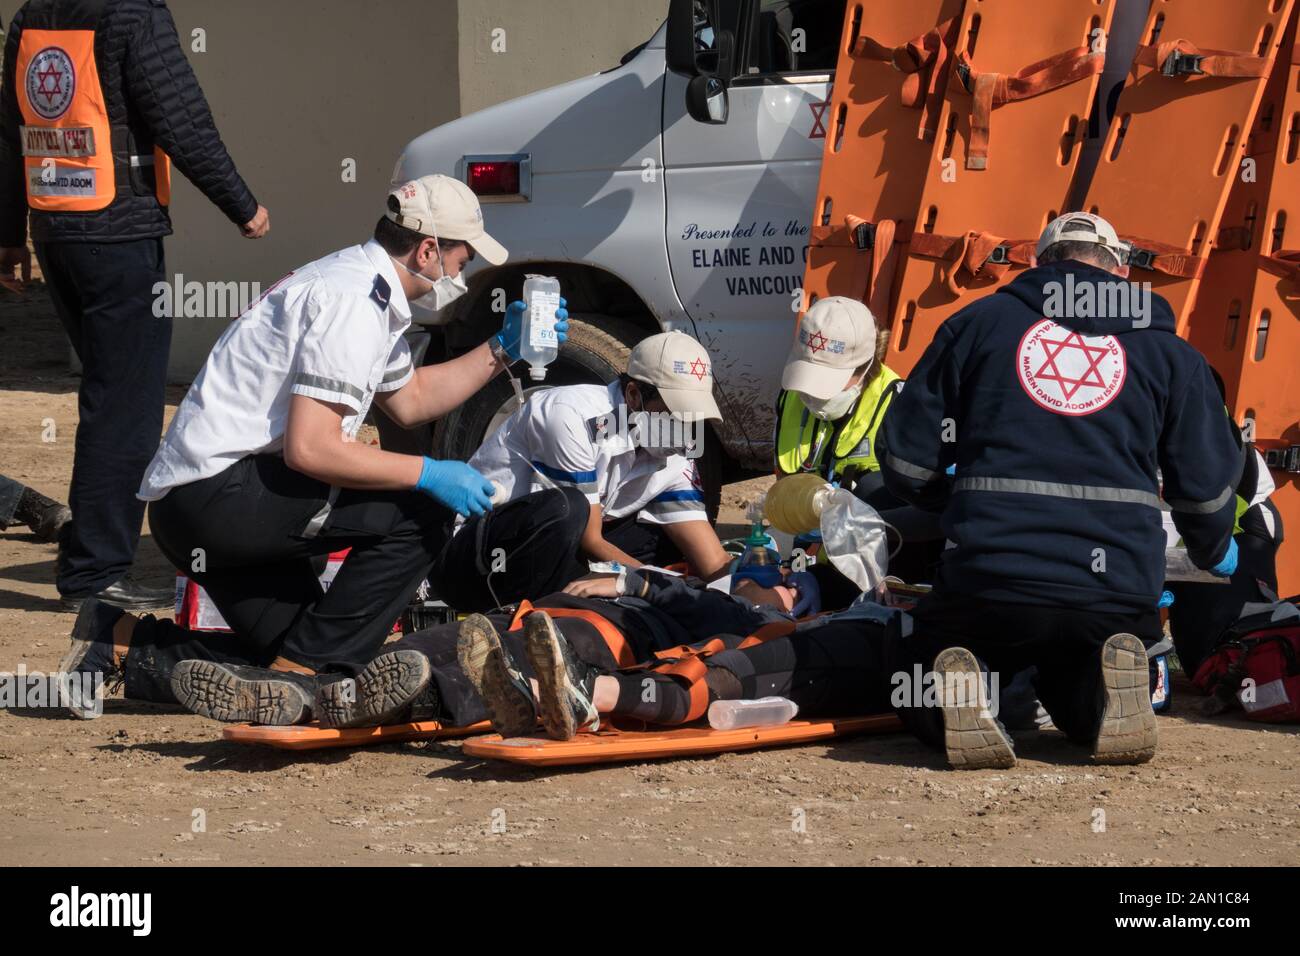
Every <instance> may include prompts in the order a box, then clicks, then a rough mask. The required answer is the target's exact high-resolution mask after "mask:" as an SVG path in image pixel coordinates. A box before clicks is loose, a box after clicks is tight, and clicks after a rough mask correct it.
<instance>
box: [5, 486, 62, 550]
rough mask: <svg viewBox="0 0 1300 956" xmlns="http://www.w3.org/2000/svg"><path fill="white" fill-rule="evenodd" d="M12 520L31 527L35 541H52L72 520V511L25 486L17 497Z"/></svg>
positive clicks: (57, 538)
mask: <svg viewBox="0 0 1300 956" xmlns="http://www.w3.org/2000/svg"><path fill="white" fill-rule="evenodd" d="M14 520H15V522H16V523H17V524H25V525H27V527H29V528H31V530H32V534H34V535H35V536H36V540H37V541H44V542H47V543H52V542H55V541H58V540H59V532H60V531H61V530H63V526H64V525H66V524H67V523H68V522H69V521H71V520H72V511H71V510H70V509H69V508H68V506H67V505H65V504H62V503H60V502H58V501H55V500H54V499H53V498H47V497H45V495H43V494H41V493H40V492H39V491H36V490H35V489H32V488H26V489H24V490H23V494H22V497H21V498H19V499H18V507H17V509H16V510H15V511H14Z"/></svg>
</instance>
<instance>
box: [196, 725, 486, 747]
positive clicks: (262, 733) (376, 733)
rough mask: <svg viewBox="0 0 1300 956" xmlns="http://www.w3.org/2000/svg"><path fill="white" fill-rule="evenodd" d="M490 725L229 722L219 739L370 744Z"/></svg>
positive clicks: (440, 736)
mask: <svg viewBox="0 0 1300 956" xmlns="http://www.w3.org/2000/svg"><path fill="white" fill-rule="evenodd" d="M491 729H492V725H491V724H489V723H488V722H487V721H484V722H482V723H478V724H474V725H473V726H472V727H444V726H443V725H442V724H440V723H439V722H438V721H436V720H422V721H418V722H416V723H409V724H390V725H388V726H386V727H352V728H348V729H346V730H338V729H335V728H331V727H322V726H321V725H320V724H318V723H315V722H312V723H310V724H296V725H294V726H292V727H265V726H261V725H257V724H231V725H230V726H229V727H225V728H223V729H222V731H221V739H222V740H228V741H230V742H231V743H236V744H261V745H262V746H264V747H274V748H276V749H277V750H328V749H331V748H334V747H373V746H375V745H376V744H397V743H405V742H407V741H411V740H445V739H451V738H455V737H468V736H470V735H471V734H484V733H488V732H489V731H490V730H491Z"/></svg>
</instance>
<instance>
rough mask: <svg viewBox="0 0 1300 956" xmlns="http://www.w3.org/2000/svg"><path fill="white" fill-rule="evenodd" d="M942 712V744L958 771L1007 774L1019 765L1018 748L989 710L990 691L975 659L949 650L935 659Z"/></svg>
mask: <svg viewBox="0 0 1300 956" xmlns="http://www.w3.org/2000/svg"><path fill="white" fill-rule="evenodd" d="M934 675H935V680H937V681H938V682H939V687H938V691H939V706H940V707H941V708H942V712H943V743H944V749H945V750H946V751H947V753H948V763H949V765H950V766H952V767H953V769H955V770H986V769H999V770H1006V769H1007V768H1009V767H1014V766H1015V765H1016V752H1015V747H1014V745H1013V744H1012V742H1011V738H1010V737H1009V736H1008V735H1007V732H1006V729H1005V728H1004V727H1003V726H1002V723H1001V722H1000V721H999V720H998V719H997V718H996V717H994V716H993V714H992V712H991V711H990V710H989V697H988V687H987V685H986V683H985V680H984V673H983V671H982V670H981V668H980V665H979V661H978V660H976V658H975V655H974V654H972V653H971V652H970V651H968V650H966V648H964V647H949V648H948V649H946V650H944V651H941V652H940V653H939V656H938V657H936V658H935V659H934Z"/></svg>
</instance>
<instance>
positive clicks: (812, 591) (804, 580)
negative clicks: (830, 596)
mask: <svg viewBox="0 0 1300 956" xmlns="http://www.w3.org/2000/svg"><path fill="white" fill-rule="evenodd" d="M785 586H786V587H788V588H794V591H795V595H796V597H795V602H794V607H792V608H791V609H790V616H791V617H793V618H801V617H807V616H808V615H809V614H817V613H818V612H820V611H821V609H822V589H821V585H820V584H818V583H817V579H816V578H815V577H813V574H812V572H811V571H792V572H791V573H790V574H787V575H786V576H785Z"/></svg>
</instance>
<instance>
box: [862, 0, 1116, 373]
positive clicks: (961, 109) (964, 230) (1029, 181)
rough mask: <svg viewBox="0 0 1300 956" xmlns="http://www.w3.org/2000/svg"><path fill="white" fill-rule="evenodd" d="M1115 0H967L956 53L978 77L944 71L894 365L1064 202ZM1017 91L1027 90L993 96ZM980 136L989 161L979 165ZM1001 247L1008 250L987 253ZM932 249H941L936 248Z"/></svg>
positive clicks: (1010, 270) (995, 274)
mask: <svg viewBox="0 0 1300 956" xmlns="http://www.w3.org/2000/svg"><path fill="white" fill-rule="evenodd" d="M1114 7H1115V4H1114V0H1101V2H1097V0H981V2H979V3H968V4H967V6H966V11H965V14H964V16H963V19H962V24H961V32H960V35H959V38H958V44H957V59H958V62H960V63H962V64H969V65H970V66H971V68H972V70H973V71H974V72H973V73H972V75H973V76H974V75H975V74H980V75H983V77H985V81H984V82H983V83H976V90H975V92H976V93H977V94H978V96H973V95H972V93H971V92H968V91H967V90H966V88H965V86H964V85H963V82H962V78H961V72H960V71H958V70H954V72H953V75H952V76H950V78H949V82H948V95H947V99H946V100H945V103H944V108H943V113H942V116H941V119H940V125H939V132H938V137H937V140H936V143H935V151H934V155H933V157H932V158H931V161H930V163H929V164H928V166H927V169H926V179H925V186H924V189H923V192H922V197H921V202H920V204H919V209H918V211H917V213H916V223H917V225H916V230H917V232H918V233H931V234H933V235H934V237H935V238H934V239H929V238H920V237H918V239H916V240H914V241H913V244H912V247H911V250H910V254H909V255H908V256H907V259H906V262H905V263H904V264H903V267H902V273H901V276H900V278H899V280H898V284H897V294H896V297H895V301H894V303H893V307H892V312H891V322H890V325H891V328H892V329H893V336H892V339H891V342H890V346H889V353H888V355H887V357H886V362H887V363H888V364H889V366H890V367H891V368H893V369H894V370H895V371H897V372H899V374H902V375H906V373H907V372H908V371H910V370H911V368H912V367H913V366H914V365H915V364H916V361H917V360H918V359H919V358H920V356H921V353H922V352H923V351H924V350H925V347H926V346H927V345H928V344H929V343H930V340H931V339H932V338H933V336H934V333H935V331H936V330H937V329H938V327H939V326H940V325H941V324H942V323H943V322H944V321H945V320H946V319H947V318H948V317H949V316H950V315H952V314H953V313H954V312H956V311H958V310H959V309H961V308H962V307H963V306H965V305H967V304H968V303H969V302H971V301H973V300H974V299H976V298H980V297H982V296H984V295H987V294H988V293H990V292H992V291H994V290H995V289H996V288H997V287H998V286H999V285H1000V284H1002V283H1003V282H1005V281H1009V280H1010V279H1011V278H1013V277H1014V274H1015V272H1016V270H1017V269H1018V268H1022V267H1023V266H1025V265H1027V264H1028V261H1029V258H1030V255H1029V254H1030V253H1031V252H1032V246H1030V245H1029V243H1030V242H1031V241H1033V240H1036V239H1037V237H1038V235H1039V233H1040V232H1041V231H1042V229H1043V227H1044V226H1046V225H1047V223H1048V222H1050V221H1051V220H1052V219H1053V218H1055V217H1056V216H1057V215H1058V214H1059V213H1060V212H1062V211H1063V207H1064V205H1065V202H1066V198H1067V196H1068V195H1069V192H1070V183H1071V178H1072V177H1073V175H1074V170H1075V167H1076V165H1077V163H1078V159H1079V156H1080V153H1081V146H1082V143H1083V140H1084V138H1085V135H1086V132H1087V121H1086V118H1087V116H1088V111H1089V109H1090V106H1091V104H1092V102H1093V100H1094V97H1095V94H1096V90H1097V85H1098V82H1099V77H1100V71H1101V66H1102V61H1103V60H1104V55H1105V54H1104V42H1103V41H1104V37H1105V35H1106V32H1107V31H1108V30H1109V28H1110V23H1111V19H1112V17H1113V15H1114ZM1044 63H1048V64H1051V65H1050V66H1049V67H1046V70H1047V72H1046V73H1043V74H1041V75H1040V79H1041V82H1039V83H1034V82H1027V83H1026V82H1023V81H1021V80H1017V79H1016V76H1017V74H1022V73H1023V74H1025V75H1034V71H1035V68H1036V67H1040V66H1042V65H1043V64H1044ZM1067 67H1068V68H1067ZM990 87H991V88H990ZM1008 87H1010V88H1011V89H1012V90H1013V92H1010V93H1008V92H1007V88H1008ZM1023 88H1027V90H1026V89H1023ZM1015 90H1020V91H1021V92H1020V93H1017V92H1014V91H1015ZM1021 93H1027V95H1025V96H1024V98H1013V99H1011V100H1010V101H1009V102H1006V103H1005V105H1001V106H999V105H998V104H999V103H1000V102H1001V100H1002V99H1003V98H1004V97H1005V96H1019V95H1021ZM990 100H991V107H990ZM985 124H987V142H985V139H986V137H985V135H984V133H983V132H982V130H983V128H984V125H985ZM986 146H987V164H986V165H984V166H983V168H979V167H980V166H981V162H982V154H983V152H984V149H985V147H986ZM972 166H974V167H976V168H971V167H972ZM939 237H951V240H952V241H943V240H941V239H939ZM998 247H1002V248H1003V249H1005V251H1006V252H1007V253H1008V254H1009V257H1010V258H1009V261H1007V262H1005V263H1001V264H999V263H998V262H997V255H996V254H994V255H993V256H992V258H990V254H991V253H993V252H994V250H996V249H997V248H998ZM936 250H942V256H943V258H935V257H934V253H935V251H936Z"/></svg>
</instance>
